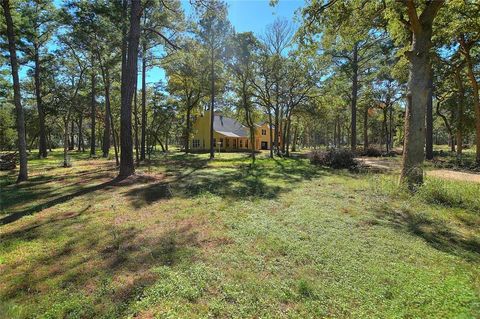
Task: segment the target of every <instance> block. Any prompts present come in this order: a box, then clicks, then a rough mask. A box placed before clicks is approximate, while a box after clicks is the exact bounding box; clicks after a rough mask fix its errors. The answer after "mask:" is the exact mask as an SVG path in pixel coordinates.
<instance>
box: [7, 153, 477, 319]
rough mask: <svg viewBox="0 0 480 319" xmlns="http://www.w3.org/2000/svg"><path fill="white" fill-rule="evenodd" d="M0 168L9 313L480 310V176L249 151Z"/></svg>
mask: <svg viewBox="0 0 480 319" xmlns="http://www.w3.org/2000/svg"><path fill="white" fill-rule="evenodd" d="M60 163H61V152H60V151H57V152H54V153H53V154H52V155H51V156H50V158H49V159H47V160H36V159H32V160H31V161H30V162H29V164H30V169H31V174H30V181H29V182H26V183H22V184H21V185H18V186H17V185H15V184H13V183H14V181H15V177H16V176H15V174H14V173H6V172H1V175H0V188H1V193H0V196H1V197H0V317H1V318H37V317H40V318H129V317H139V318H155V317H157V318H209V317H213V318H322V317H328V318H479V317H480V184H474V183H466V182H454V181H443V180H439V179H434V178H431V177H429V178H427V181H426V185H425V186H424V187H422V188H421V189H420V190H419V191H418V192H417V193H416V194H415V195H411V194H408V193H406V192H404V191H402V190H400V189H398V188H397V187H396V183H395V182H396V178H397V176H396V175H395V174H391V175H389V174H373V173H372V174H366V173H357V174H355V173H350V172H348V171H342V170H337V171H335V170H330V169H327V168H319V167H314V166H311V165H310V164H309V162H308V161H307V160H305V159H277V160H271V159H267V158H260V159H258V160H257V162H256V164H255V165H253V166H252V165H250V160H249V159H248V158H247V157H245V155H244V154H219V156H218V158H217V159H215V160H214V161H211V162H209V161H208V160H207V155H205V154H200V155H189V156H186V155H183V154H181V153H172V154H170V155H168V156H165V155H161V154H158V155H156V156H155V157H154V158H153V159H152V161H151V163H150V165H146V166H142V167H140V168H138V169H137V172H138V174H137V175H136V176H135V177H132V178H129V179H127V180H123V181H121V182H118V183H113V182H111V180H112V178H113V177H114V176H115V175H116V171H115V167H114V161H112V160H109V161H107V160H104V159H92V160H91V159H88V156H87V155H85V154H84V155H79V154H74V155H73V158H72V164H73V166H72V167H71V168H61V167H59V165H60Z"/></svg>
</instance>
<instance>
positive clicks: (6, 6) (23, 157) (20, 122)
mask: <svg viewBox="0 0 480 319" xmlns="http://www.w3.org/2000/svg"><path fill="white" fill-rule="evenodd" d="M2 7H3V14H4V15H5V22H6V26H7V39H8V51H9V53H10V67H11V69H12V78H13V101H14V104H15V112H16V115H17V116H16V124H17V134H18V154H19V155H20V170H19V172H18V178H17V183H18V182H22V181H26V180H27V179H28V166H27V165H28V164H27V141H26V138H25V117H24V114H23V108H22V102H21V96H20V79H19V77H18V61H17V51H16V50H17V49H16V43H15V28H14V26H13V19H12V15H11V12H10V1H9V0H2Z"/></svg>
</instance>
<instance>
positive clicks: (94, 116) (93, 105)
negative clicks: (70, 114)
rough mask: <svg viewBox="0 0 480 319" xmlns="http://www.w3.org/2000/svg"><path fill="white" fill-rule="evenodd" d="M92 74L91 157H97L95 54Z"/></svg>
mask: <svg viewBox="0 0 480 319" xmlns="http://www.w3.org/2000/svg"><path fill="white" fill-rule="evenodd" d="M91 62H92V72H91V80H90V84H91V85H92V87H91V97H90V98H91V101H90V106H91V110H90V122H91V127H90V129H91V133H90V155H91V156H94V155H95V140H96V137H95V125H96V122H95V120H96V113H97V104H96V101H95V95H96V92H95V86H96V83H95V69H94V58H93V54H92V61H91Z"/></svg>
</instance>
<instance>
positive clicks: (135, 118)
mask: <svg viewBox="0 0 480 319" xmlns="http://www.w3.org/2000/svg"><path fill="white" fill-rule="evenodd" d="M137 97H138V90H137V82H135V93H134V95H133V115H134V116H133V121H134V122H133V124H134V125H133V136H134V139H135V160H136V163H137V166H138V164H139V163H140V152H139V149H138V147H139V142H138V99H137Z"/></svg>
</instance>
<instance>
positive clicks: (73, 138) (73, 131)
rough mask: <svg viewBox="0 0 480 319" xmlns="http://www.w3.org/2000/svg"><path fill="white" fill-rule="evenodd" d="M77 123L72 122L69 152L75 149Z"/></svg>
mask: <svg viewBox="0 0 480 319" xmlns="http://www.w3.org/2000/svg"><path fill="white" fill-rule="evenodd" d="M74 124H75V121H73V120H72V121H70V143H69V145H68V150H69V151H71V150H73V149H75V125H74Z"/></svg>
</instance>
